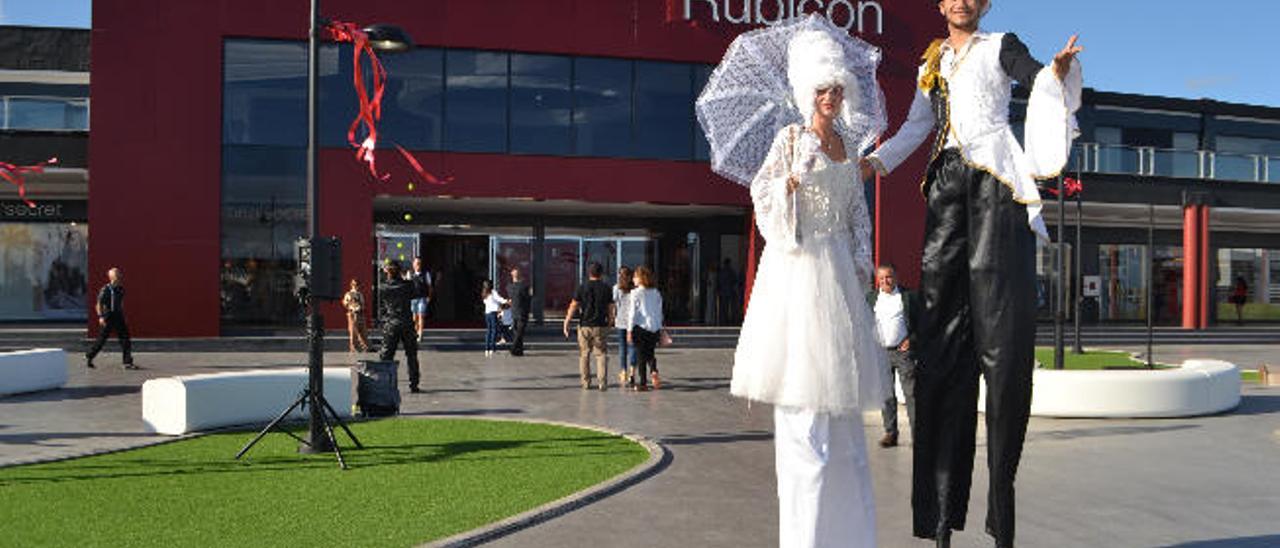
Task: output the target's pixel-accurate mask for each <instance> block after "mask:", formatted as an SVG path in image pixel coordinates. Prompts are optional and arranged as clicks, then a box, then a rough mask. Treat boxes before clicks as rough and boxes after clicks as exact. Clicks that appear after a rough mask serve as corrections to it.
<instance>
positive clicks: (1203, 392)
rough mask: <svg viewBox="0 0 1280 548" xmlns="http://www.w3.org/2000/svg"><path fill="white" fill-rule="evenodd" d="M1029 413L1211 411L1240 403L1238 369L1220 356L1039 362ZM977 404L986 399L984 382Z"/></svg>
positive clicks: (1161, 415)
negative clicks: (1088, 367) (1107, 366)
mask: <svg viewBox="0 0 1280 548" xmlns="http://www.w3.org/2000/svg"><path fill="white" fill-rule="evenodd" d="M1032 383H1033V384H1032V386H1033V388H1032V390H1031V415H1032V416H1036V417H1060V418H1172V417H1195V416H1200V415H1211V414H1214V413H1221V412H1223V411H1228V410H1231V409H1235V408H1236V406H1238V405H1240V370H1239V369H1238V368H1237V367H1236V366H1235V364H1232V363H1228V362H1224V361H1219V360H1187V361H1186V362H1183V364H1182V366H1181V367H1177V368H1173V369H1156V370H1152V371H1146V370H1110V371H1107V370H1101V371H1070V370H1057V369H1040V368H1037V369H1036V370H1035V373H1034V377H1033V378H1032ZM979 386H980V387H981V388H982V391H981V392H982V393H981V394H979V398H978V410H979V411H982V410H983V407H984V405H985V402H986V383H980V384H979Z"/></svg>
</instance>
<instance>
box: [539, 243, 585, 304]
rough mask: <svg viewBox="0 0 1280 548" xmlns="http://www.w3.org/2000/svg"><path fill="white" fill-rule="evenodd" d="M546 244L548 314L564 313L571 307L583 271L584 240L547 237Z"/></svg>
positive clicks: (546, 302)
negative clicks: (579, 274)
mask: <svg viewBox="0 0 1280 548" xmlns="http://www.w3.org/2000/svg"><path fill="white" fill-rule="evenodd" d="M545 242H546V243H545V244H544V249H545V250H546V261H547V266H546V268H547V283H546V291H547V294H546V301H545V304H544V309H545V310H546V312H547V314H555V315H563V314H564V312H563V311H564V310H568V309H569V301H572V300H573V294H574V291H576V290H577V289H578V273H579V272H582V266H580V264H581V262H582V254H581V252H582V241H581V240H579V239H578V238H547V239H546V241H545Z"/></svg>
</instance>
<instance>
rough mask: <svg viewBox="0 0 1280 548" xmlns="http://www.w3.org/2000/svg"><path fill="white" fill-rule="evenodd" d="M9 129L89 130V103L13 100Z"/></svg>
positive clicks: (34, 99) (30, 98)
mask: <svg viewBox="0 0 1280 548" xmlns="http://www.w3.org/2000/svg"><path fill="white" fill-rule="evenodd" d="M5 102H7V103H8V109H7V110H8V116H7V127H8V128H9V129H42V130H84V129H88V128H89V102H88V101H87V100H85V99H67V98H61V97H9V98H8V99H7V101H5Z"/></svg>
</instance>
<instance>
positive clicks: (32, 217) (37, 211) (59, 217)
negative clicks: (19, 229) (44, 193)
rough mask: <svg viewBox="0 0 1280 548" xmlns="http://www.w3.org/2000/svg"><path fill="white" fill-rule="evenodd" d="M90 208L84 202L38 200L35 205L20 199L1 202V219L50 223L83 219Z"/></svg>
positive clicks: (4, 220) (5, 220)
mask: <svg viewBox="0 0 1280 548" xmlns="http://www.w3.org/2000/svg"><path fill="white" fill-rule="evenodd" d="M87 210H88V208H87V207H86V206H85V203H84V202H67V201H57V202H36V205H35V207H31V206H28V205H27V204H25V203H23V202H18V201H3V202H0V221H3V222H19V223H22V222H27V223H50V222H68V221H83V220H85V218H86V217H87V213H88V211H87Z"/></svg>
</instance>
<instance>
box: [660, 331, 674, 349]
mask: <svg viewBox="0 0 1280 548" xmlns="http://www.w3.org/2000/svg"><path fill="white" fill-rule="evenodd" d="M673 344H675V341H673V340H671V333H669V332H667V330H666V329H663V330H660V331H658V346H671V345H673Z"/></svg>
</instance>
